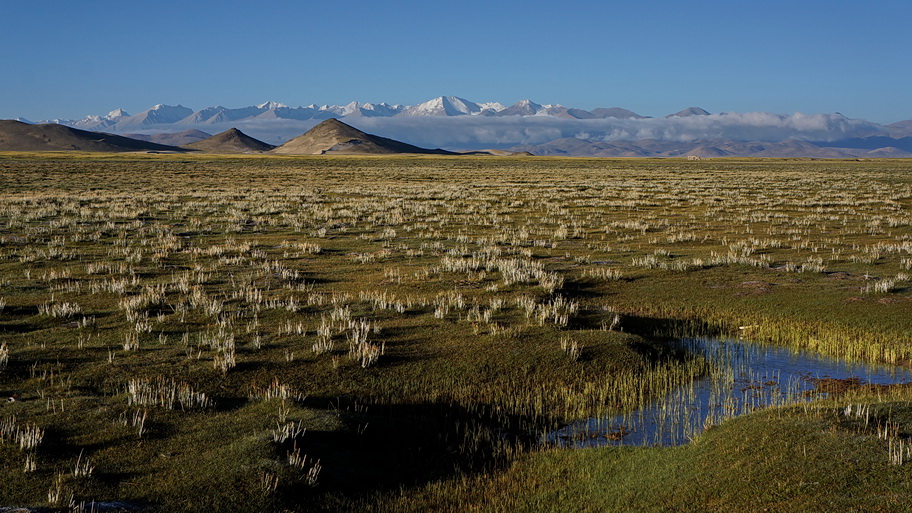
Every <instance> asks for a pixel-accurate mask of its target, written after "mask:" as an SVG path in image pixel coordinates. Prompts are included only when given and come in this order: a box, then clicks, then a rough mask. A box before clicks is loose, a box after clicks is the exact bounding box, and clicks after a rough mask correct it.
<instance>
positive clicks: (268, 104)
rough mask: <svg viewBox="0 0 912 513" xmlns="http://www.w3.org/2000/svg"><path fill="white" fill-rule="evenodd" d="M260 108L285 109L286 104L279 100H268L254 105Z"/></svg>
mask: <svg viewBox="0 0 912 513" xmlns="http://www.w3.org/2000/svg"><path fill="white" fill-rule="evenodd" d="M256 107H257V108H258V109H260V110H274V109H287V108H288V105H285V104H284V103H279V102H273V101H268V102H266V103H261V104H259V105H257V106H256Z"/></svg>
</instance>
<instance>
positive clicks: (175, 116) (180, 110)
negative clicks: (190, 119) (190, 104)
mask: <svg viewBox="0 0 912 513" xmlns="http://www.w3.org/2000/svg"><path fill="white" fill-rule="evenodd" d="M191 114H193V110H191V109H188V108H187V107H184V106H183V105H175V106H171V105H164V104H161V103H159V104H158V105H156V106H154V107H152V108H151V109H149V110H146V111H144V112H140V113H139V114H136V115H134V116H129V117H126V118H123V119H122V120H120V121H118V122H117V129H118V130H123V129H124V128H134V127H142V126H148V125H165V124H170V123H177V122H178V121H180V120H182V119H184V118H186V117H187V116H189V115H191Z"/></svg>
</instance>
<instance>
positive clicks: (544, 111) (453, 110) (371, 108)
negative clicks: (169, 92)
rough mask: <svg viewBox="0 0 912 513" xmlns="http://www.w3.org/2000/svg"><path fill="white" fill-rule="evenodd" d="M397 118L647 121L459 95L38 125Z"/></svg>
mask: <svg viewBox="0 0 912 513" xmlns="http://www.w3.org/2000/svg"><path fill="white" fill-rule="evenodd" d="M349 116H352V117H394V116H411V117H415V116H434V117H451V116H500V117H502V116H551V117H564V118H567V117H569V118H575V119H593V118H610V117H616V118H621V119H623V118H636V119H643V118H646V117H647V116H641V115H639V114H637V113H635V112H632V111H629V110H626V109H621V108H619V107H612V108H598V109H594V110H593V111H592V112H590V111H586V110H584V109H577V108H572V107H564V106H563V105H559V104H555V105H540V104H538V103H535V102H533V101H531V100H520V101H518V102H516V103H514V104H513V105H510V106H504V105H503V104H501V103H498V102H482V103H476V102H473V101H469V100H466V99H464V98H459V97H457V96H438V97H436V98H433V99H431V100H428V101H426V102H423V103H419V104H417V105H411V106H409V105H399V104H395V105H390V104H387V103H359V102H351V103H348V104H346V105H323V106H316V105H308V106H305V107H289V106H288V105H285V104H283V103H278V102H273V101H269V102H264V103H261V104H259V105H255V106H249V107H241V108H227V107H223V106H221V105H215V106H212V107H206V108H205V109H201V110H198V111H193V110H192V109H189V108H187V107H184V106H182V105H176V106H171V105H163V104H158V105H155V106H153V107H151V108H149V109H147V110H145V111H143V112H140V113H139V114H135V115H130V114H128V113H127V112H126V111H124V110H123V109H115V110H113V111H111V112H109V113H108V114H106V115H104V116H97V115H89V116H86V117H84V118H82V119H75V120H72V119H70V120H68V119H51V120H44V121H39V122H38V123H56V124H60V125H67V126H72V127H74V128H81V129H83V130H108V131H113V132H122V131H125V130H129V129H131V128H133V129H135V128H137V127H152V126H155V125H167V124H180V125H200V124H217V123H228V122H232V121H242V120H252V119H289V120H298V121H303V120H311V119H313V120H323V119H329V118H345V117H349Z"/></svg>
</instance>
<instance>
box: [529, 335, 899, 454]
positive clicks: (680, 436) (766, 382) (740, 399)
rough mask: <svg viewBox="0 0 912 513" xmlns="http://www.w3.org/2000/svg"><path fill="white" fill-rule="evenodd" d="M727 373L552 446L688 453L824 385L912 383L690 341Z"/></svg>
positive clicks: (808, 359) (576, 431) (574, 428)
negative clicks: (710, 431)
mask: <svg viewBox="0 0 912 513" xmlns="http://www.w3.org/2000/svg"><path fill="white" fill-rule="evenodd" d="M681 343H682V344H683V346H684V348H686V349H688V350H689V351H692V352H695V353H697V354H703V355H705V357H706V359H707V360H709V361H710V362H712V363H713V364H714V366H715V367H716V368H717V369H720V370H719V372H717V373H714V375H713V376H712V377H707V378H703V379H700V380H696V381H694V382H693V383H691V384H690V385H688V386H683V387H680V388H679V389H677V390H674V391H672V392H671V393H669V394H668V395H667V396H665V397H664V398H663V399H661V400H658V401H656V402H654V403H652V404H650V405H649V406H646V407H644V408H641V409H639V410H636V411H633V412H630V413H625V414H621V415H616V416H614V417H607V418H593V419H589V420H586V421H581V422H577V423H574V424H571V425H569V426H566V427H564V428H563V429H560V430H558V431H556V432H553V433H549V434H548V435H547V437H546V440H547V441H549V442H556V443H562V444H565V445H570V446H580V447H586V446H601V445H680V444H684V443H687V442H689V441H690V440H691V439H692V438H693V437H694V436H696V435H698V434H699V433H701V432H703V431H704V430H705V429H706V428H707V427H709V426H712V425H715V424H718V423H720V422H721V421H723V420H724V419H726V418H731V417H734V416H738V415H743V414H745V413H749V412H751V411H754V410H757V409H760V408H766V407H770V406H780V405H786V404H795V403H799V402H802V401H808V400H812V399H817V398H819V397H821V394H820V393H817V392H815V389H816V386H817V384H818V383H819V380H825V379H835V380H849V379H854V380H858V381H860V382H863V383H870V384H880V385H886V384H892V383H908V382H912V371H910V370H909V369H905V368H901V367H895V366H887V365H875V364H859V363H851V362H844V361H841V360H837V359H835V358H830V357H826V356H821V355H819V354H816V353H812V352H796V351H794V350H792V349H788V348H783V347H773V346H767V345H761V344H754V343H750V342H746V341H741V340H730V339H725V340H722V339H686V340H682V341H681Z"/></svg>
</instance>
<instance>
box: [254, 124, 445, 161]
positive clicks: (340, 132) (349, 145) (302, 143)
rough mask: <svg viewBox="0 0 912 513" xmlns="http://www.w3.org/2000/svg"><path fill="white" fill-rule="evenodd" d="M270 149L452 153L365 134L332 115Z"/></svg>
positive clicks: (293, 152)
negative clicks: (301, 133)
mask: <svg viewBox="0 0 912 513" xmlns="http://www.w3.org/2000/svg"><path fill="white" fill-rule="evenodd" d="M272 153H281V154H285V155H326V154H349V155H388V154H395V153H424V154H435V155H454V153H452V152H449V151H445V150H429V149H426V148H419V147H418V146H412V145H411V144H407V143H404V142H399V141H395V140H393V139H387V138H386V137H380V136H376V135H371V134H366V133H364V132H362V131H361V130H358V129H357V128H354V127H352V126H349V125H346V124H345V123H343V122H341V121H339V120H338V119H335V118H330V119H327V120H326V121H323V122H322V123H320V124H319V125H317V126H315V127H313V128H311V129H310V130H308V131H307V132H305V133H304V134H303V135H299V136H298V137H295V138H294V139H292V140H290V141H288V142H286V143H285V144H283V145H281V146H279V147H278V148H276V149H274V150H272Z"/></svg>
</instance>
